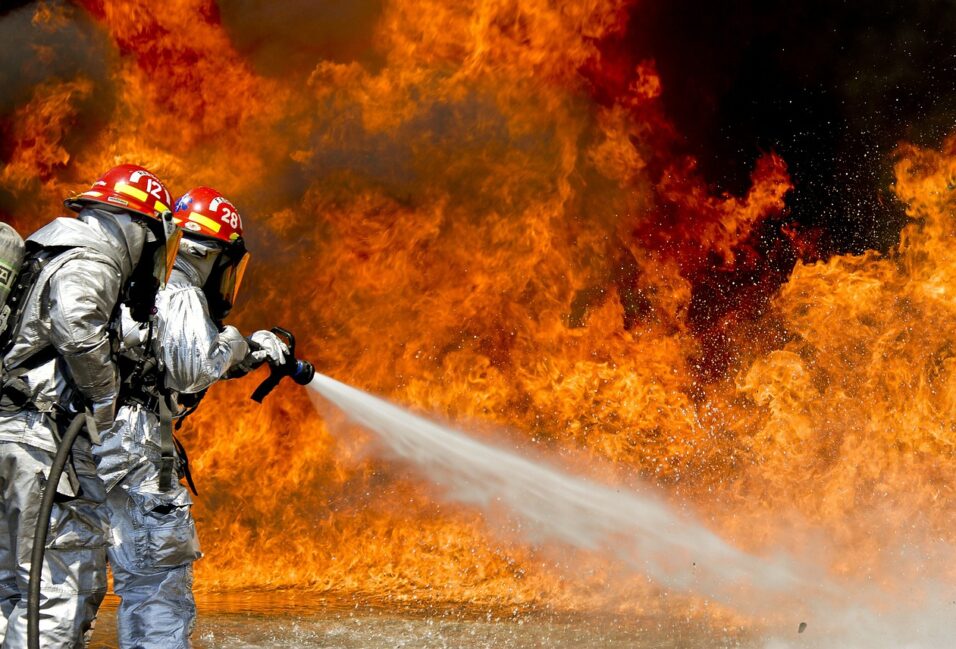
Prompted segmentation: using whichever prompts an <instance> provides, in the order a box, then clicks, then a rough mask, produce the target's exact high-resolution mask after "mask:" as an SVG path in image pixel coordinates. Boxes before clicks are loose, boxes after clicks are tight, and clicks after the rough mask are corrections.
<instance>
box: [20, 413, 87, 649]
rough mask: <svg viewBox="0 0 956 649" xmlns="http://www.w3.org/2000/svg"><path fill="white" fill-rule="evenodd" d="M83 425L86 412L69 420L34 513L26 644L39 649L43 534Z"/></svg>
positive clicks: (44, 549)
mask: <svg viewBox="0 0 956 649" xmlns="http://www.w3.org/2000/svg"><path fill="white" fill-rule="evenodd" d="M84 424H86V415H84V414H79V415H77V416H76V417H74V418H73V421H72V422H70V426H69V428H67V429H66V432H65V433H64V434H63V439H61V440H60V445H59V446H58V447H57V449H56V455H55V456H54V457H53V464H52V465H51V466H50V475H49V476H47V480H46V487H45V488H44V489H43V497H42V498H41V499H40V513H39V514H38V516H37V528H36V532H35V533H34V535H33V550H32V552H31V553H30V586H29V594H28V595H27V647H29V649H40V580H41V577H42V575H43V555H44V554H45V552H46V537H47V535H48V533H49V531H50V516H51V515H52V514H53V499H54V497H55V496H56V487H57V485H58V484H59V483H60V476H61V475H62V474H63V468H64V467H65V466H66V462H67V460H68V459H69V458H70V451H71V450H72V449H73V442H75V441H76V438H77V436H78V435H79V434H80V431H81V430H83V426H84Z"/></svg>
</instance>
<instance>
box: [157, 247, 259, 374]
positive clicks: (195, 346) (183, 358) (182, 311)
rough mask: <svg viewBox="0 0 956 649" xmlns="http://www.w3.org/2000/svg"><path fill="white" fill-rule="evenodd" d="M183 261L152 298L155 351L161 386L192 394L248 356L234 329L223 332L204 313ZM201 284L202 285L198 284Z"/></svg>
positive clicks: (192, 277) (204, 305) (205, 309)
mask: <svg viewBox="0 0 956 649" xmlns="http://www.w3.org/2000/svg"><path fill="white" fill-rule="evenodd" d="M191 271H193V266H192V264H190V263H189V262H188V259H183V260H179V259H177V263H176V268H175V269H174V270H173V273H172V275H171V276H170V279H169V284H168V285H167V286H166V288H165V289H164V290H162V291H160V293H159V296H158V297H157V299H156V333H157V336H156V343H157V346H158V348H157V349H156V353H157V354H158V356H159V359H160V362H161V366H162V367H163V368H164V369H165V371H166V387H168V388H169V389H171V390H173V391H175V392H186V393H195V392H201V391H202V390H205V389H206V388H208V387H209V386H211V385H212V384H213V383H215V382H216V381H218V380H219V379H221V378H223V377H224V376H225V375H226V373H227V372H228V371H229V370H230V369H231V368H232V367H233V366H234V365H237V364H239V363H240V362H241V361H242V360H243V359H245V357H246V355H247V354H249V344H248V343H247V342H246V339H245V338H243V336H242V334H240V333H239V331H238V330H237V329H236V328H235V327H231V326H228V325H227V326H225V327H224V328H223V329H222V331H220V330H219V328H218V327H217V326H216V324H215V323H214V322H213V321H212V318H211V317H210V315H209V306H208V303H207V301H206V296H205V294H203V292H202V289H201V288H198V287H197V282H198V279H199V275H198V273H196V274H194V271H193V272H191ZM199 286H201V284H199Z"/></svg>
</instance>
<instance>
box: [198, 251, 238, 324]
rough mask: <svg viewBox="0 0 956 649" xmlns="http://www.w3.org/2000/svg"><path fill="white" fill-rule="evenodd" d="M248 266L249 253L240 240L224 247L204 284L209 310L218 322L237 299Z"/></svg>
mask: <svg viewBox="0 0 956 649" xmlns="http://www.w3.org/2000/svg"><path fill="white" fill-rule="evenodd" d="M248 264H249V252H248V251H247V250H246V246H245V243H244V242H243V240H242V239H237V240H236V241H234V242H233V243H231V244H229V245H228V246H225V247H224V248H223V250H222V254H220V255H219V258H218V259H217V260H216V265H215V266H214V267H213V269H212V273H210V275H209V280H208V281H207V282H206V287H205V291H206V297H207V298H208V300H209V309H210V311H211V312H212V313H213V314H214V315H215V316H216V318H217V319H218V320H222V319H223V318H225V317H226V316H227V315H229V312H230V311H232V307H234V306H235V305H236V299H237V298H238V297H239V288H240V287H241V286H242V278H243V276H244V275H245V273H246V266H248Z"/></svg>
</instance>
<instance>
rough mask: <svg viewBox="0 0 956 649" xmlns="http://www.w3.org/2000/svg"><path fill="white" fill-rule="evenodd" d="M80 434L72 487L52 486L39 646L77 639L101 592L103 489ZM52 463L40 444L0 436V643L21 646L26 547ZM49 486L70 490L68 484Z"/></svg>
mask: <svg viewBox="0 0 956 649" xmlns="http://www.w3.org/2000/svg"><path fill="white" fill-rule="evenodd" d="M83 442H84V444H81V445H79V446H78V447H77V448H76V449H75V452H74V462H73V464H74V467H75V469H76V475H77V478H78V482H79V487H80V489H79V492H78V494H76V495H74V494H73V493H69V494H62V493H58V495H57V499H56V501H55V503H54V505H53V514H52V516H51V522H50V534H49V537H48V538H49V541H48V545H47V548H46V553H45V556H44V564H43V571H42V582H41V589H40V646H41V647H43V648H44V649H79V648H82V647H85V646H86V642H87V641H88V639H89V636H90V634H91V633H92V630H93V622H94V619H95V616H96V610H97V608H98V607H99V605H100V602H101V601H102V600H103V596H104V595H105V593H106V545H107V542H108V540H107V539H108V537H107V527H106V517H105V512H104V509H103V497H104V490H103V486H102V483H101V482H100V481H99V479H98V478H97V477H96V475H95V473H94V472H93V470H92V462H91V461H90V459H89V452H88V446H89V445H88V442H86V440H83ZM84 446H85V449H84ZM52 463H53V454H52V453H50V452H48V451H46V450H42V449H38V448H36V447H33V446H30V445H27V444H21V443H18V442H0V496H2V499H0V611H2V613H3V620H2V623H0V624H2V628H0V633H2V634H3V635H4V640H3V648H4V649H20V648H22V647H26V646H27V592H28V587H29V576H30V554H31V552H32V550H33V538H34V533H35V528H36V522H37V516H38V514H39V508H40V499H41V496H42V489H43V487H44V486H45V484H46V477H47V476H48V475H49V471H50V466H51V465H52ZM64 484H65V482H64V481H61V482H60V485H64ZM57 491H58V492H61V491H68V492H72V488H69V487H68V488H66V489H59V488H58V489H57Z"/></svg>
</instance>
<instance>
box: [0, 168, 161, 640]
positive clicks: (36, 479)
mask: <svg viewBox="0 0 956 649" xmlns="http://www.w3.org/2000/svg"><path fill="white" fill-rule="evenodd" d="M170 204H171V200H170V194H169V191H168V190H167V189H166V186H165V185H164V184H163V182H162V181H160V180H159V179H158V178H157V177H156V176H155V175H153V174H152V173H150V172H149V171H147V170H146V169H144V168H143V167H139V166H136V165H121V166H118V167H115V168H113V169H111V170H110V171H108V172H107V173H106V174H105V175H104V176H103V177H102V178H100V179H99V180H98V181H96V183H94V184H93V186H92V187H91V188H90V189H89V191H86V192H84V193H82V194H79V195H78V196H75V197H73V198H71V199H69V200H67V201H66V205H67V207H69V208H70V209H72V210H74V211H76V212H78V213H79V214H78V217H77V218H75V219H73V218H59V219H56V220H54V221H53V222H51V223H49V224H48V225H46V226H44V227H43V228H41V229H40V230H38V231H37V232H35V233H34V234H33V235H32V236H30V237H29V238H28V239H27V253H28V257H31V258H32V259H33V260H34V262H35V266H34V269H35V270H36V271H37V273H38V274H36V275H35V278H34V280H33V283H32V285H30V286H27V287H26V288H24V289H23V294H22V295H21V299H22V300H23V301H22V302H21V304H22V305H23V310H22V312H21V315H20V317H19V320H18V321H17V322H16V323H15V324H13V325H12V326H11V332H10V337H9V339H8V340H9V342H8V344H6V345H4V348H3V349H2V350H0V354H2V371H0V378H2V383H0V387H2V392H0V489H2V494H0V508H2V511H0V528H2V529H0V610H2V614H3V615H2V622H0V624H2V628H0V635H4V640H3V647H4V648H5V649H14V648H19V647H25V646H26V643H27V639H26V634H27V621H26V617H27V615H26V613H27V588H28V577H29V572H30V555H31V550H32V545H33V542H32V540H33V535H34V531H35V526H36V522H37V518H38V509H39V503H40V499H41V491H42V489H43V488H44V485H45V476H47V475H49V470H50V466H51V464H52V461H53V456H54V453H55V451H56V448H57V440H58V439H59V433H60V432H62V430H63V428H64V422H66V421H69V420H71V419H72V418H73V417H74V416H76V415H77V414H78V413H86V422H87V431H88V435H86V436H81V437H80V438H79V439H78V440H77V442H76V444H75V446H74V448H73V452H72V463H71V467H70V470H68V471H67V472H66V473H64V474H63V478H62V479H61V480H60V481H59V482H58V483H57V485H56V487H55V488H56V490H57V500H56V501H55V503H54V509H53V513H52V519H51V521H52V522H51V525H50V532H49V543H48V546H47V550H46V555H45V558H44V561H43V566H42V578H41V590H40V645H41V646H42V647H44V648H45V649H51V648H60V647H62V648H67V647H70V648H73V647H82V646H85V643H86V640H87V639H88V636H89V632H90V631H91V629H92V623H93V619H94V616H95V613H96V609H97V607H98V606H99V603H100V601H101V600H102V598H103V595H104V593H105V591H106V546H107V543H108V532H109V528H108V524H107V517H106V512H105V510H104V507H103V506H102V503H103V501H104V498H105V492H104V489H103V485H102V483H101V482H100V480H99V479H98V478H97V476H96V470H95V466H94V464H93V459H92V456H91V441H96V439H97V436H98V433H100V432H105V431H108V430H110V428H111V426H112V424H113V419H114V415H115V413H116V400H117V395H118V392H119V387H120V382H119V373H118V367H117V365H116V363H115V361H114V356H113V344H114V336H113V335H112V333H111V332H112V324H113V323H114V322H115V320H116V317H115V314H116V313H117V304H118V302H120V301H121V300H125V301H126V302H128V304H129V306H130V313H131V314H133V315H135V316H137V317H144V314H148V313H149V311H150V309H151V305H152V303H153V301H154V300H155V294H156V289H157V288H158V285H159V284H160V283H161V282H163V281H165V279H166V277H167V275H168V271H169V270H171V266H172V263H173V258H172V256H173V255H175V253H176V251H177V250H178V239H177V237H178V232H176V231H175V230H174V229H173V233H175V234H174V236H172V237H171V238H170V231H169V229H167V227H165V226H164V217H166V218H168V213H169V207H168V206H169V205H170ZM167 223H168V227H169V228H172V223H171V220H170V221H168V222H167ZM167 253H169V254H167ZM41 268H42V270H40V269H41ZM21 276H22V275H21Z"/></svg>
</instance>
